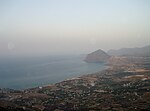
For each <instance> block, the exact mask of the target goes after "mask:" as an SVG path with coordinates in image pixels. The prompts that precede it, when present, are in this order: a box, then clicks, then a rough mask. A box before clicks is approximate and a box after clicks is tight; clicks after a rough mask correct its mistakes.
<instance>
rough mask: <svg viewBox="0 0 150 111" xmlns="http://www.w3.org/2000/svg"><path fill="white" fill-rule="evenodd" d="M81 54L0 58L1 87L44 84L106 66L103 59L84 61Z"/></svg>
mask: <svg viewBox="0 0 150 111" xmlns="http://www.w3.org/2000/svg"><path fill="white" fill-rule="evenodd" d="M84 58H85V56H81V55H80V56H47V57H20V58H19V57H17V58H3V59H0V88H11V89H26V88H32V87H39V86H45V85H49V84H55V83H57V82H61V81H64V80H67V79H71V78H74V77H79V76H82V75H87V74H91V73H95V72H98V71H101V70H103V69H105V68H106V66H105V64H104V63H86V62H85V61H84Z"/></svg>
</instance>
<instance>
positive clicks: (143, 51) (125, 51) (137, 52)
mask: <svg viewBox="0 0 150 111" xmlns="http://www.w3.org/2000/svg"><path fill="white" fill-rule="evenodd" d="M107 53H108V54H109V55H115V56H123V55H124V56H150V45H149V46H145V47H141V48H122V49H119V50H109V51H108V52H107Z"/></svg>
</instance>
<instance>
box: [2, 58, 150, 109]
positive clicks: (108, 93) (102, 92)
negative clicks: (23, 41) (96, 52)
mask: <svg viewBox="0 0 150 111" xmlns="http://www.w3.org/2000/svg"><path fill="white" fill-rule="evenodd" d="M109 66H110V67H109V68H108V69H106V70H104V71H101V72H97V73H95V74H89V75H86V76H82V77H78V78H73V79H71V80H66V81H62V82H60V83H57V84H55V85H49V86H44V87H37V88H32V89H26V90H22V91H16V90H10V89H1V90H0V111H141V110H142V111H146V110H150V105H149V104H150V57H113V58H111V59H110V60H109Z"/></svg>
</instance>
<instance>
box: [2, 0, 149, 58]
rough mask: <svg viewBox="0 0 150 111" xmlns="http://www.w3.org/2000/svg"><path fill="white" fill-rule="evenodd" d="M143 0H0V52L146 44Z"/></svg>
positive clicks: (86, 50) (84, 50)
mask: <svg viewBox="0 0 150 111" xmlns="http://www.w3.org/2000/svg"><path fill="white" fill-rule="evenodd" d="M149 10H150V1H149V0H44V1H41V0H23V1H22V0H21V1H20V0H1V1H0V57H1V56H5V57H6V56H37V55H38V56H39V55H68V54H69V55H70V54H73V55H74V54H85V53H89V52H92V51H94V50H97V49H99V48H101V49H104V50H108V49H111V48H112V49H118V48H123V47H138V46H139V47H142V46H146V45H149V44H150V21H149V20H150V11H149Z"/></svg>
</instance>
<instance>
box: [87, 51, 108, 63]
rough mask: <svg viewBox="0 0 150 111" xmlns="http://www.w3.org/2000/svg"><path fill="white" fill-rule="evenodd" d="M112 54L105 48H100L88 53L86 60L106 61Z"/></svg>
mask: <svg viewBox="0 0 150 111" xmlns="http://www.w3.org/2000/svg"><path fill="white" fill-rule="evenodd" d="M110 57H111V56H110V55H108V54H107V53H106V52H104V51H103V50H101V49H99V50H97V51H95V52H92V53H90V54H88V55H87V56H86V58H85V61H86V62H93V63H94V62H106V61H107V60H108V59H109V58H110Z"/></svg>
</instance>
